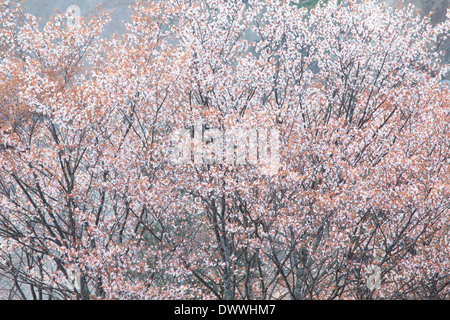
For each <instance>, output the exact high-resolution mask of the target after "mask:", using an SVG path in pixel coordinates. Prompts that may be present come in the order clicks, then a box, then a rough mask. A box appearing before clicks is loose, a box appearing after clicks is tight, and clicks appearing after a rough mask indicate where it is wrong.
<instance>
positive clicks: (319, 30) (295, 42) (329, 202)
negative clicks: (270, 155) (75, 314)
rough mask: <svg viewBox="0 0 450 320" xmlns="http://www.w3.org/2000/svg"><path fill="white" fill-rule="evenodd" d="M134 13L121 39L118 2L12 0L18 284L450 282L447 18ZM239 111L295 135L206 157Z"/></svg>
mask: <svg viewBox="0 0 450 320" xmlns="http://www.w3.org/2000/svg"><path fill="white" fill-rule="evenodd" d="M132 12H133V14H132V19H131V20H130V21H129V22H124V23H126V28H127V31H126V32H125V33H124V34H121V35H114V36H113V37H111V38H105V37H102V29H103V27H104V25H105V24H106V23H108V21H109V14H108V13H107V12H101V11H98V12H97V13H96V14H94V15H92V16H90V17H81V18H78V17H77V18H76V19H75V18H74V17H70V16H68V15H69V14H70V13H67V12H62V13H57V14H55V15H54V16H53V17H52V19H51V20H50V21H49V22H48V23H47V24H46V25H45V27H44V28H43V29H40V28H39V27H38V20H37V18H36V17H34V16H32V15H30V14H25V13H24V12H23V11H22V9H21V6H20V5H18V4H15V3H13V2H10V1H6V0H0V126H1V128H0V279H1V281H2V283H3V285H2V287H1V290H2V291H1V292H0V294H1V296H2V297H3V298H10V299H48V298H52V299H439V298H440V299H448V298H450V285H449V281H450V261H449V254H450V252H449V251H450V241H449V240H450V234H449V229H450V228H449V225H450V221H449V218H450V215H449V213H450V143H449V141H450V127H449V126H450V108H449V101H450V92H449V87H448V86H447V85H446V84H444V83H443V82H442V81H441V80H442V78H443V75H444V74H445V72H446V68H445V66H443V65H442V64H441V63H440V56H441V52H440V50H441V45H442V43H443V41H444V40H445V39H446V37H447V36H448V35H449V32H450V20H449V19H447V21H446V22H443V23H441V24H438V25H435V26H432V25H431V24H430V23H429V22H430V21H429V18H428V17H425V18H423V17H420V16H418V15H417V14H416V13H415V11H414V8H412V7H411V6H406V7H404V6H398V7H395V8H393V7H388V6H387V5H384V4H382V3H379V2H378V1H373V0H368V1H366V0H365V1H360V2H357V1H347V0H343V1H336V0H331V1H328V2H327V3H326V4H319V5H318V6H316V7H315V8H313V9H311V10H309V9H307V8H298V7H296V6H293V5H291V4H290V1H279V0H264V1H263V0H258V1H257V0H247V1H225V0H184V1H183V0H178V1H177V0H166V1H158V2H148V1H145V2H144V1H139V2H137V3H136V4H135V5H134V6H133V7H132ZM447 18H450V17H449V14H447ZM68 19H69V21H68ZM198 124H200V126H199V125H198ZM194 127H195V129H194ZM235 127H239V128H241V129H242V130H241V131H240V132H257V133H255V134H256V135H257V136H258V139H260V138H261V137H260V132H265V131H267V132H277V138H278V140H277V141H278V143H277V145H276V147H275V146H274V145H272V147H270V146H269V147H267V146H265V147H263V146H261V145H260V144H259V145H257V146H256V147H255V146H250V145H251V140H250V138H249V137H248V136H246V135H243V136H238V137H237V139H235V141H234V142H233V147H232V148H230V147H229V146H228V148H227V149H226V150H227V152H228V154H227V155H228V156H229V157H230V156H231V157H235V158H231V159H235V160H236V159H237V157H239V155H238V154H236V152H234V151H236V150H237V149H238V147H242V146H246V147H245V148H240V149H239V150H243V151H242V152H244V153H245V152H246V150H247V153H246V154H244V156H243V157H242V155H240V156H241V157H240V158H239V159H241V160H242V159H244V160H242V161H241V160H240V161H230V160H229V159H230V158H228V161H217V156H218V155H221V154H222V153H220V152H221V150H219V149H217V144H216V149H215V153H214V156H215V157H216V158H215V159H216V161H209V160H211V159H209V160H208V157H207V156H205V155H204V154H200V158H195V157H198V156H199V155H198V154H196V153H195V152H194V151H195V150H196V149H195V146H194V145H193V144H195V143H196V142H195V141H200V142H201V143H202V145H203V147H204V148H203V149H204V150H203V151H202V152H207V151H208V147H209V145H210V144H211V142H214V140H215V138H214V137H217V136H218V135H219V136H220V134H225V133H227V132H230V130H232V128H235ZM177 130H178V131H179V130H188V131H189V132H190V135H188V136H187V138H186V139H184V140H183V143H184V144H185V145H186V146H187V150H193V151H192V152H191V151H189V152H190V153H189V154H188V160H189V158H191V160H192V161H178V162H177V161H173V160H174V159H176V158H177V156H178V155H179V154H178V153H177V152H179V149H178V148H176V145H177V144H178V145H179V144H180V141H175V140H176V139H175V138H174V137H175V136H176V135H174V134H173V133H174V132H177ZM211 132H214V135H213V134H211ZM262 140H263V139H262ZM262 140H261V141H262ZM215 141H217V140H215ZM258 141H259V140H258ZM219 146H221V145H220V144H219ZM224 148H225V147H224ZM264 148H266V149H267V150H266V151H267V152H270V151H274V150H275V149H277V150H278V152H279V159H277V161H278V162H277V166H276V167H275V168H274V167H273V166H272V167H271V169H270V170H269V172H270V174H269V173H268V171H267V166H269V167H270V166H271V165H273V164H272V163H267V161H263V160H264V159H263V158H264V157H263V154H262V150H263V149H264ZM270 149H272V150H270ZM205 150H206V151H205ZM230 150H231V151H230ZM248 150H253V152H248ZM264 150H265V149H264ZM222 151H223V150H222ZM180 156H181V155H180ZM183 156H185V155H183ZM199 159H200V160H199ZM194 160H196V161H194ZM255 160H259V161H255ZM269 162H270V161H269Z"/></svg>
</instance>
